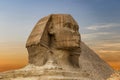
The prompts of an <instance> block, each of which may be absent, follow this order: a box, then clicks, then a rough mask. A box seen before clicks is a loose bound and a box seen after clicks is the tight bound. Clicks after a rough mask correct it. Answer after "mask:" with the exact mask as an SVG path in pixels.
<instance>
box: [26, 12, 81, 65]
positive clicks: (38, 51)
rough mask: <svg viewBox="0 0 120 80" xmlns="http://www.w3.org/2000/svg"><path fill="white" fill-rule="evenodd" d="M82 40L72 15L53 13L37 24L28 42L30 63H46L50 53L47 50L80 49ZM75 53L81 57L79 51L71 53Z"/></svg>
mask: <svg viewBox="0 0 120 80" xmlns="http://www.w3.org/2000/svg"><path fill="white" fill-rule="evenodd" d="M80 42H81V37H80V33H79V26H78V24H77V22H76V21H75V20H74V19H73V18H72V16H71V15H68V14H52V15H49V16H47V17H44V18H42V19H40V21H38V23H37V24H36V25H35V27H34V28H33V30H32V32H31V34H30V36H29V38H28V40H27V43H26V47H27V50H28V53H29V63H31V64H35V65H43V64H45V63H46V61H47V60H48V55H49V54H48V53H47V51H48V50H50V49H52V50H53V48H54V49H57V50H58V49H60V51H61V50H65V51H66V50H67V51H69V50H73V49H74V51H76V49H78V50H80V48H79V47H80ZM70 52H73V51H70ZM73 54H75V56H77V57H79V54H78V53H75V52H73V53H70V55H73ZM76 54H77V55H76ZM65 55H66V54H65ZM77 61H78V60H77ZM73 63H75V61H74V62H73ZM77 64H78V63H77Z"/></svg>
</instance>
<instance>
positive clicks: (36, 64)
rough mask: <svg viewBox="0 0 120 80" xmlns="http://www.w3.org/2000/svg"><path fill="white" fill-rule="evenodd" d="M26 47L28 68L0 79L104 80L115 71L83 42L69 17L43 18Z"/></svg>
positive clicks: (7, 74) (11, 72)
mask: <svg viewBox="0 0 120 80" xmlns="http://www.w3.org/2000/svg"><path fill="white" fill-rule="evenodd" d="M26 48H27V50H28V54H29V65H27V66H26V67H25V68H22V69H19V70H13V71H8V72H4V73H1V74H0V80H105V79H106V78H108V77H109V76H110V75H111V74H112V73H113V69H112V68H111V67H110V66H109V65H108V64H107V63H105V62H104V61H103V60H102V59H101V58H100V57H99V56H97V54H96V53H94V52H93V51H92V50H91V49H90V48H88V47H87V46H86V45H85V44H84V43H83V42H82V41H81V36H80V33H79V26H78V24H77V22H76V21H75V20H74V19H73V18H72V16H71V15H68V14H51V15H49V16H47V17H44V18H42V19H41V20H40V21H38V23H37V24H36V25H35V27H34V29H33V30H32V32H31V34H30V36H29V38H28V40H27V43H26Z"/></svg>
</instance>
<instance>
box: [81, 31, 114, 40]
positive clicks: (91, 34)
mask: <svg viewBox="0 0 120 80" xmlns="http://www.w3.org/2000/svg"><path fill="white" fill-rule="evenodd" d="M111 34H113V33H111V32H95V33H88V34H82V35H81V36H82V38H83V39H85V38H95V37H98V36H104V35H111Z"/></svg>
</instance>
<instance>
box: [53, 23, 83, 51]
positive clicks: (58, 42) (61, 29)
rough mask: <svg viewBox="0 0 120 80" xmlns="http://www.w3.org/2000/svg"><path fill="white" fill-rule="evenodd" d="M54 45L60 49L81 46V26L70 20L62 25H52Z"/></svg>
mask: <svg viewBox="0 0 120 80" xmlns="http://www.w3.org/2000/svg"><path fill="white" fill-rule="evenodd" d="M52 28H53V29H52V31H51V32H52V33H51V34H52V39H51V40H52V42H51V43H52V46H54V47H55V48H59V49H74V48H79V47H80V41H81V38H80V34H79V27H78V25H76V24H72V23H70V22H66V23H64V24H63V25H62V26H61V25H60V24H56V25H55V27H52Z"/></svg>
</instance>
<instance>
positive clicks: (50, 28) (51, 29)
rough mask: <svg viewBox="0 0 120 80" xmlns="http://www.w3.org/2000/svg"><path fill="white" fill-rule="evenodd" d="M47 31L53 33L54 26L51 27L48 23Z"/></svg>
mask: <svg viewBox="0 0 120 80" xmlns="http://www.w3.org/2000/svg"><path fill="white" fill-rule="evenodd" d="M48 33H49V34H51V35H53V34H54V28H53V25H52V23H51V24H50V25H49V28H48Z"/></svg>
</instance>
